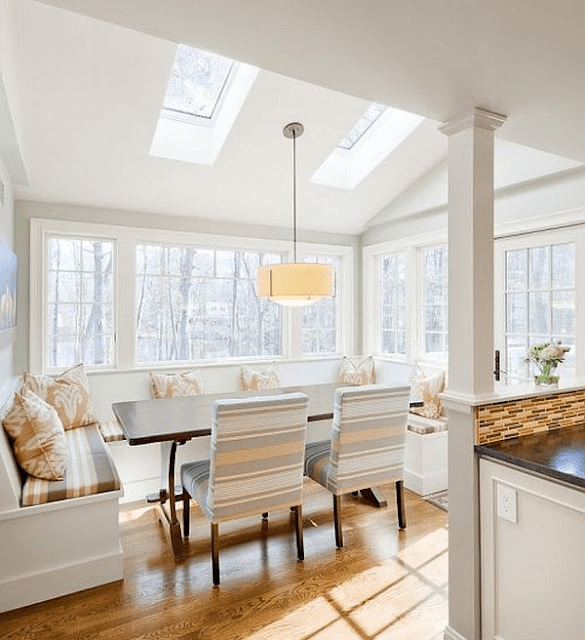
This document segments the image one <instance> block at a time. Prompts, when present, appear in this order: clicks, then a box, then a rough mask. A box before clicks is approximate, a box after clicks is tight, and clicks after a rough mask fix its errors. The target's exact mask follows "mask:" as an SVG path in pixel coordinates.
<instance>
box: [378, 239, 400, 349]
mask: <svg viewBox="0 0 585 640" xmlns="http://www.w3.org/2000/svg"><path fill="white" fill-rule="evenodd" d="M379 274H380V275H379V278H380V281H379V285H378V286H379V296H380V300H381V301H382V304H381V306H380V314H381V315H380V327H381V330H382V333H381V336H380V350H381V352H382V353H387V354H395V355H404V354H405V353H406V341H405V340H403V339H398V337H397V336H398V333H397V330H398V329H403V328H404V326H405V325H406V256H405V254H404V253H400V252H397V253H390V254H388V255H385V256H382V257H381V258H380V262H379Z"/></svg>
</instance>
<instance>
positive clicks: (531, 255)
mask: <svg viewBox="0 0 585 640" xmlns="http://www.w3.org/2000/svg"><path fill="white" fill-rule="evenodd" d="M548 257H549V247H533V248H532V249H529V250H528V286H529V288H530V289H548V287H549V286H550V282H549V279H550V274H549V260H548Z"/></svg>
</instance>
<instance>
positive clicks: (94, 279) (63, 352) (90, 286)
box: [45, 237, 114, 368]
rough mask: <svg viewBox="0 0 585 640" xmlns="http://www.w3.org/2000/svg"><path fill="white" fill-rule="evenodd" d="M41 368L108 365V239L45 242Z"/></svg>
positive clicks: (111, 311)
mask: <svg viewBox="0 0 585 640" xmlns="http://www.w3.org/2000/svg"><path fill="white" fill-rule="evenodd" d="M47 256H48V269H47V280H46V290H47V303H48V306H47V310H46V313H47V316H46V322H45V327H46V345H47V346H46V354H45V356H46V364H47V366H48V367H49V368H63V367H68V366H72V365H75V364H77V363H78V362H83V364H85V365H88V366H91V365H103V364H111V363H112V362H113V354H114V352H113V345H114V285H113V276H112V273H113V256H114V244H113V242H111V241H105V240H98V239H90V238H62V237H50V238H48V240H47Z"/></svg>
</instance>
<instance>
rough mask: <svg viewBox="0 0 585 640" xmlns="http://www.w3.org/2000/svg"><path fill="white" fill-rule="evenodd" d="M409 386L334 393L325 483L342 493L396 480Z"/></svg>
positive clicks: (401, 471) (399, 473)
mask: <svg viewBox="0 0 585 640" xmlns="http://www.w3.org/2000/svg"><path fill="white" fill-rule="evenodd" d="M409 395H410V387H409V386H408V385H400V386H380V385H366V386H361V387H346V388H342V389H337V391H336V392H335V403H334V409H333V429H332V433H331V468H330V472H329V484H330V485H331V489H332V490H333V491H334V492H335V493H337V494H340V493H346V492H348V491H354V490H357V489H362V488H364V487H374V486H376V485H379V484H383V483H387V482H393V481H396V480H402V479H403V476H404V447H405V439H406V420H407V415H408V407H409Z"/></svg>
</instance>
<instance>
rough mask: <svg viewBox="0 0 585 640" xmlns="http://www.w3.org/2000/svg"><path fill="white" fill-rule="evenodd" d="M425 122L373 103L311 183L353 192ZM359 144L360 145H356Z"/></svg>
mask: <svg viewBox="0 0 585 640" xmlns="http://www.w3.org/2000/svg"><path fill="white" fill-rule="evenodd" d="M422 121H423V118H422V116H418V115H416V114H414V113H408V112H407V111H401V110H399V109H394V108H392V107H385V106H384V105H381V104H377V103H374V104H372V105H370V106H369V107H368V110H367V111H366V112H365V113H364V115H363V116H362V117H361V118H360V119H359V120H358V122H357V123H356V124H355V125H354V126H353V127H352V128H351V129H350V130H349V132H348V133H347V135H346V136H345V138H344V139H343V140H342V141H341V143H340V144H338V145H337V147H335V149H334V150H333V151H332V153H331V154H330V155H329V157H328V158H326V159H325V161H324V162H323V164H322V165H321V166H320V167H319V168H318V169H317V171H315V173H314V174H313V176H312V178H311V182H315V183H316V184H323V185H327V186H330V187H339V188H341V189H354V188H355V187H356V186H357V185H358V184H359V183H360V182H361V181H362V180H363V179H364V178H365V177H366V176H367V175H369V174H370V173H371V172H372V171H373V170H374V169H375V168H376V167H377V166H378V165H379V164H380V162H382V160H384V158H386V157H387V156H388V155H389V154H390V153H392V151H394V149H396V147H398V146H399V145H400V144H402V142H403V141H404V140H405V139H406V138H408V136H409V135H410V134H411V133H412V132H413V131H414V130H415V129H416V127H418V125H419V124H420V123H421V122H422ZM358 141H359V144H356V143H357V142H358Z"/></svg>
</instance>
